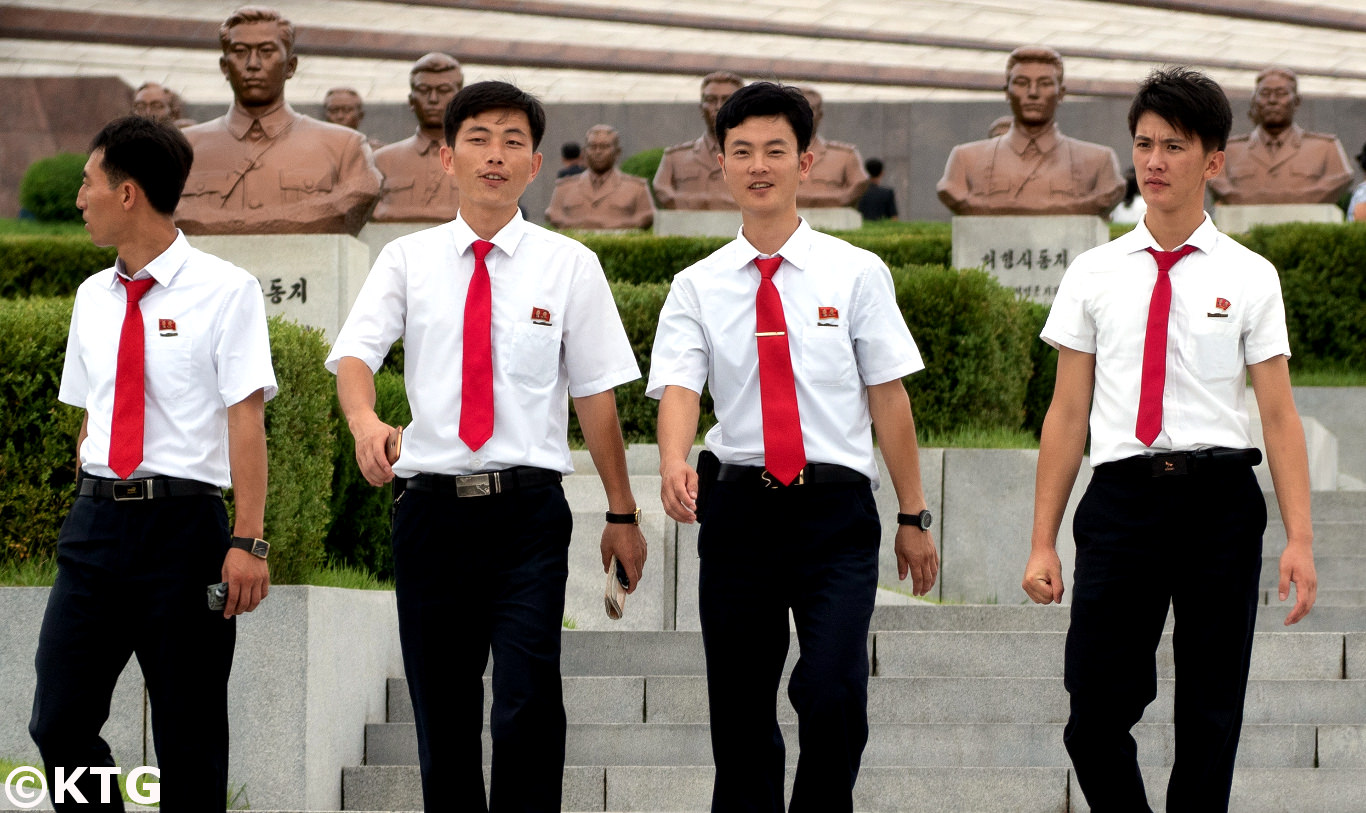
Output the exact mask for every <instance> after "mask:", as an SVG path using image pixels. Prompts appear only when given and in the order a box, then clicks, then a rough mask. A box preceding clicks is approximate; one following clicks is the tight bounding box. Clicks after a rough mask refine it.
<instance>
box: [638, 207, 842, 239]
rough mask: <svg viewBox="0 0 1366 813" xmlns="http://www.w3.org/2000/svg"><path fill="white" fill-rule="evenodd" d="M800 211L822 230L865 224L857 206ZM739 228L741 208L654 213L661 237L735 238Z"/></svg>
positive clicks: (812, 224) (657, 232) (657, 231)
mask: <svg viewBox="0 0 1366 813" xmlns="http://www.w3.org/2000/svg"><path fill="white" fill-rule="evenodd" d="M797 214H800V215H801V216H802V217H804V218H806V222H807V223H809V224H811V228H813V229H820V230H821V231H852V230H854V229H857V228H859V227H861V226H862V225H863V215H861V214H859V213H858V210H857V209H848V208H835V209H798V210H797ZM739 231H740V212H739V211H683V210H679V209H660V210H659V211H658V212H656V213H655V225H654V232H655V234H656V235H658V236H660V237H671V236H678V237H734V236H735V235H736V234H737V233H738V232H739Z"/></svg>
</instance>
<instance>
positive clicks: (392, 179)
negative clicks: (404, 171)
mask: <svg viewBox="0 0 1366 813" xmlns="http://www.w3.org/2000/svg"><path fill="white" fill-rule="evenodd" d="M416 183H417V179H416V178H414V177H412V176H411V175H409V176H403V175H388V176H385V178H384V194H385V195H406V194H409V193H410V192H412V191H413V186H414V185H415V184H416Z"/></svg>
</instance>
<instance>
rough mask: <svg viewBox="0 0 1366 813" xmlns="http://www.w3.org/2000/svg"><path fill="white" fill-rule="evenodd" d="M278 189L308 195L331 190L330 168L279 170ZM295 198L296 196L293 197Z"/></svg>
mask: <svg viewBox="0 0 1366 813" xmlns="http://www.w3.org/2000/svg"><path fill="white" fill-rule="evenodd" d="M280 189H281V190H282V191H284V192H286V193H293V194H294V195H310V194H316V193H327V192H331V191H332V170H331V169H330V168H324V169H322V170H312V171H303V170H297V169H284V170H280ZM295 199H297V198H295Z"/></svg>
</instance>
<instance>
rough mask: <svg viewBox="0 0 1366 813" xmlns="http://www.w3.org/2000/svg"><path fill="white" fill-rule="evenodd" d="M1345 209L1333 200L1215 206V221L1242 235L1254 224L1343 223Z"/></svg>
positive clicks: (1227, 232) (1229, 232) (1224, 227)
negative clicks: (1326, 201)
mask: <svg viewBox="0 0 1366 813" xmlns="http://www.w3.org/2000/svg"><path fill="white" fill-rule="evenodd" d="M1343 219H1344V215H1343V214H1342V210H1341V209H1339V208H1338V207H1337V206H1334V205H1333V204H1331V203H1275V204H1262V205H1257V206H1223V205H1216V206H1215V207H1214V223H1215V225H1217V226H1218V227H1219V231H1221V232H1224V233H1225V234H1241V233H1242V232H1245V231H1248V230H1250V229H1251V228H1252V227H1253V226H1274V225H1276V224H1277V223H1341V222H1342V221H1343Z"/></svg>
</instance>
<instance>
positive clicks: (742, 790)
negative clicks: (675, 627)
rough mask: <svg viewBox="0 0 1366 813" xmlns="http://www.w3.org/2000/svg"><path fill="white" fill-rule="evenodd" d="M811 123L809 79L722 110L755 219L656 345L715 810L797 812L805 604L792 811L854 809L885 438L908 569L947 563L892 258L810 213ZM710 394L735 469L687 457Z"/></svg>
mask: <svg viewBox="0 0 1366 813" xmlns="http://www.w3.org/2000/svg"><path fill="white" fill-rule="evenodd" d="M811 136H812V113H811V107H810V105H809V103H808V102H807V101H806V99H805V98H803V96H802V94H801V93H800V92H799V91H798V90H797V89H795V88H792V87H784V86H780V85H775V84H772V83H768V82H758V83H755V84H751V85H748V86H746V87H744V88H741V89H739V90H737V91H736V92H735V94H734V95H732V96H731V97H730V99H729V100H728V101H727V102H726V104H725V105H724V106H722V107H721V109H720V111H719V112H718V113H717V116H716V139H717V143H718V144H719V145H720V149H721V157H720V161H719V164H720V167H721V170H722V174H723V176H724V178H725V182H726V186H727V188H728V189H729V192H730V194H731V196H732V197H733V199H734V201H735V203H736V205H738V207H739V209H740V212H741V215H742V220H743V225H742V227H741V229H740V233H739V234H738V235H737V236H736V239H735V240H734V241H733V242H731V243H729V244H727V245H726V246H723V247H722V248H721V249H719V250H717V251H716V252H715V253H713V254H712V255H711V256H709V257H707V258H706V259H704V260H702V261H701V262H698V263H696V264H695V265H693V266H691V267H690V268H688V269H685V270H684V271H682V272H680V273H679V274H678V275H677V276H675V277H674V281H673V285H672V287H671V289H670V292H669V296H668V299H667V300H666V302H665V304H664V308H663V311H662V312H661V314H660V317H659V328H658V332H657V333H656V335H655V343H654V349H653V352H652V354H651V364H650V380H649V384H648V387H647V394H648V395H650V396H651V397H654V398H659V399H660V406H659V454H660V474H661V475H662V478H661V483H662V484H661V497H662V499H663V502H664V509H665V511H666V512H667V513H668V514H669V516H670V517H672V518H674V519H675V520H677V521H679V522H683V523H693V522H700V523H701V529H700V532H699V541H698V550H699V553H700V557H701V564H700V569H699V570H700V575H699V583H698V600H699V609H700V615H701V622H702V635H703V645H704V648H705V651H706V659H707V692H708V697H709V702H710V709H711V740H712V754H713V757H714V759H715V762H716V775H715V782H714V790H713V797H712V798H713V804H714V806H715V808H716V809H725V810H731V809H735V810H740V809H743V810H769V811H775V813H776V812H777V811H782V810H785V809H786V807H785V805H784V786H783V762H784V760H783V746H782V743H781V738H779V737H775V732H776V731H777V720H776V718H775V704H776V697H775V690H776V688H777V685H778V683H777V678H778V675H779V674H780V673H781V671H782V667H783V661H784V659H785V658H786V656H787V649H788V613H789V611H791V613H792V616H793V618H795V621H796V625H797V634H798V636H800V638H801V640H802V648H801V657H800V658H799V659H798V661H797V663H796V665H795V667H794V669H793V671H792V680H791V684H790V690H789V695H790V697H791V699H792V702H793V705H794V707H795V708H796V710H797V716H798V720H799V721H800V727H799V737H800V742H801V758H800V760H799V761H798V764H797V783H796V785H795V787H794V789H793V798H792V808H793V809H794V810H795V809H810V810H851V809H852V798H853V797H852V793H853V786H854V777H855V776H856V775H857V766H858V764H859V761H860V759H861V758H862V753H863V748H864V745H865V744H866V742H867V737H868V724H867V716H868V713H867V702H868V696H867V687H868V651H867V637H868V625H869V621H870V619H871V616H872V611H873V599H874V595H875V593H876V591H877V573H878V543H879V541H880V538H881V530H880V521H879V518H878V514H877V510H876V506H875V504H874V502H873V497H872V491H873V489H874V488H875V487H877V485H878V468H877V463H876V459H875V457H874V452H873V444H872V439H873V432H874V431H876V433H877V438H878V442H879V446H880V449H881V451H882V455H883V458H884V459H885V461H886V463H887V467H888V470H889V471H890V472H891V479H892V485H893V486H894V487H895V489H896V494H897V498H898V502H899V503H900V510H901V513H900V515H899V517H898V522H899V525H900V527H899V528H898V533H897V537H896V553H897V560H898V564H899V567H900V571H901V577H902V578H903V579H904V578H906V577H907V575H910V576H911V577H912V584H913V588H914V590H915V592H916V594H918V595H924V594H925V593H926V592H928V591H929V589H930V587H931V586H933V584H934V581H935V578H936V576H937V573H938V557H937V553H936V549H935V546H934V539H933V536H932V534H931V533H930V530H929V527H930V521H931V518H930V515H929V511H927V510H925V497H924V494H923V490H922V487H921V482H920V465H919V450H918V447H917V446H916V441H915V426H914V418H913V417H912V414H911V406H910V400H909V398H908V396H907V394H906V390H905V387H904V386H903V385H902V383H901V379H902V377H904V376H907V375H910V374H912V373H915V372H917V371H919V370H921V369H922V368H923V366H924V365H923V364H922V362H921V359H920V353H919V352H918V350H917V349H916V346H915V342H914V341H913V340H912V338H911V335H910V331H909V330H908V329H907V327H906V323H905V321H904V320H903V319H902V317H901V312H900V310H899V309H898V307H897V303H896V297H895V294H894V292H893V288H892V281H891V274H890V272H889V271H888V270H887V267H886V266H885V265H883V264H882V262H881V261H880V260H879V259H878V258H877V257H876V256H875V255H873V254H871V253H869V252H866V251H863V250H862V249H858V248H855V247H853V246H851V245H849V244H848V243H846V242H844V241H843V240H839V239H837V238H834V237H831V236H829V235H824V234H820V233H818V232H815V231H813V230H812V229H811V227H810V226H809V225H807V223H806V222H805V221H804V220H802V219H801V218H800V217H799V216H798V214H797V200H798V195H799V194H800V192H799V190H800V183H801V182H802V180H803V179H805V178H806V177H807V174H808V172H809V170H810V168H811V163H812V154H811V152H810V150H809V145H810V142H811ZM704 387H706V388H707V389H709V390H710V392H711V395H712V398H713V401H714V403H715V408H716V418H717V424H716V426H714V427H713V428H712V429H711V430H709V431H708V432H707V435H706V441H705V443H706V451H704V452H703V453H702V454H703V455H705V456H707V460H708V462H710V461H712V460H714V461H715V463H716V464H717V465H716V466H715V467H714V468H715V469H716V470H715V477H714V482H713V478H712V476H711V472H712V470H713V467H712V466H710V465H705V464H703V463H702V462H701V461H699V466H698V469H694V468H693V467H692V466H690V465H689V464H688V462H687V458H688V455H689V452H690V450H691V448H692V445H693V440H694V438H695V437H696V433H697V425H698V414H699V409H700V398H701V392H702V390H703V388H704ZM699 470H701V471H706V472H708V474H707V475H706V476H707V481H706V482H702V481H701V480H700V479H699ZM700 490H705V491H706V496H705V500H704V501H700V502H699V491H700Z"/></svg>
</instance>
